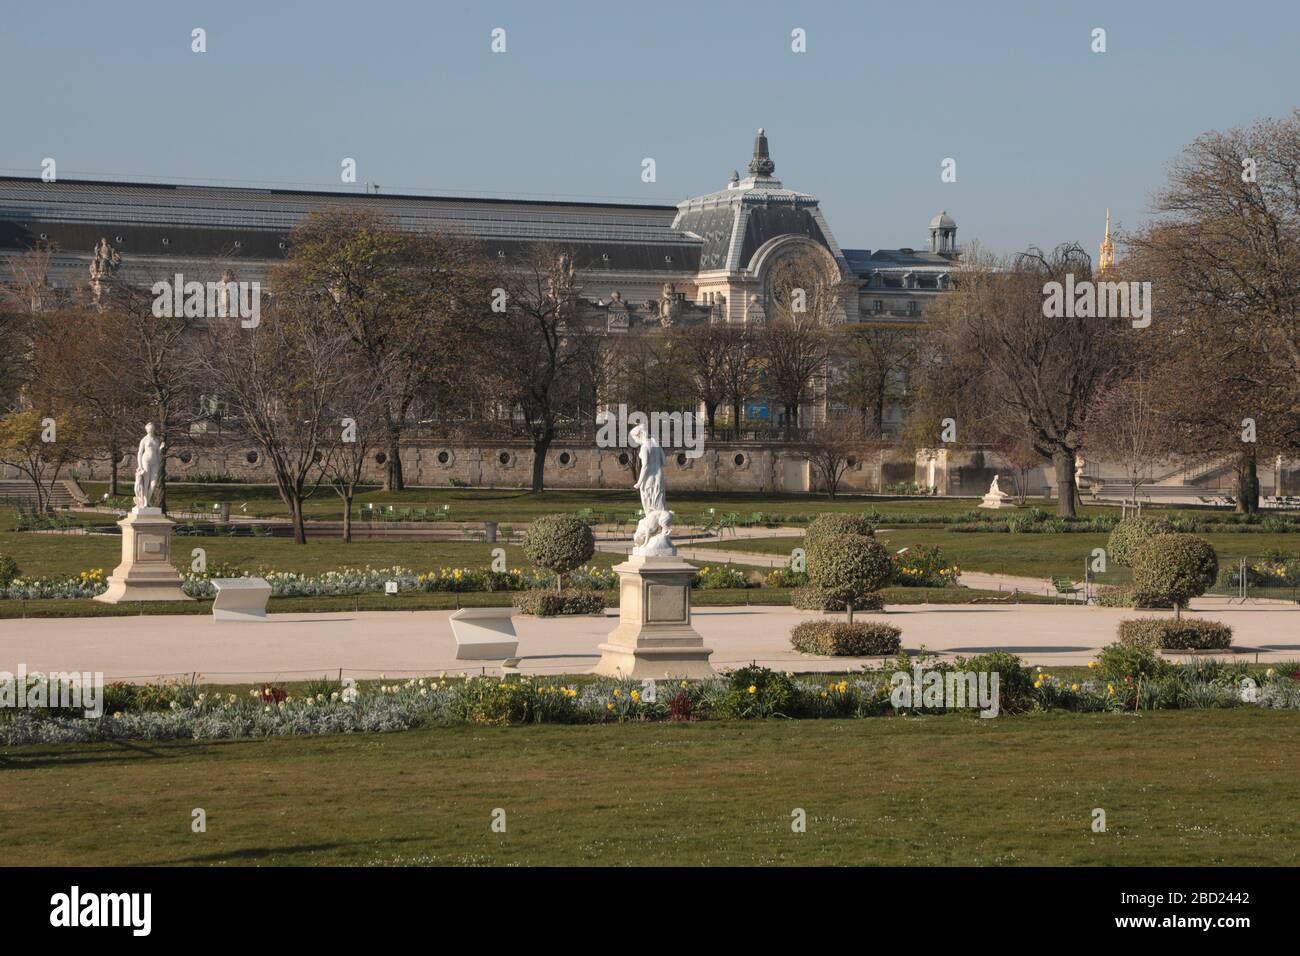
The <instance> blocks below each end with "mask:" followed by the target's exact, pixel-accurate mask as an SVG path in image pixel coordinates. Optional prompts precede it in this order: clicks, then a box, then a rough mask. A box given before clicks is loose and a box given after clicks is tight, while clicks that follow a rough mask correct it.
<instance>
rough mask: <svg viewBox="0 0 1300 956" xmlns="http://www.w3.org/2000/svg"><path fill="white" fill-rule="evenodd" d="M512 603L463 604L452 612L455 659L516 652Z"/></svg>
mask: <svg viewBox="0 0 1300 956" xmlns="http://www.w3.org/2000/svg"><path fill="white" fill-rule="evenodd" d="M514 613H515V609H514V608H512V607H463V608H461V609H460V610H459V611H457V612H456V613H455V614H453V615H452V616H451V633H452V635H453V636H454V637H455V638H456V660H458V661H500V660H506V659H508V658H513V657H516V656H517V653H518V650H519V638H518V637H516V636H515V625H514V622H513V621H512V620H511V618H512V617H513V616H514Z"/></svg>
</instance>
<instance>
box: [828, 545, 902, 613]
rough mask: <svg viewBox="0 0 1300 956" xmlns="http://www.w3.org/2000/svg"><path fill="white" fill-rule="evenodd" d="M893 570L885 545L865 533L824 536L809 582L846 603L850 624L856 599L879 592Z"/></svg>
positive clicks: (834, 598) (830, 596) (835, 599)
mask: <svg viewBox="0 0 1300 956" xmlns="http://www.w3.org/2000/svg"><path fill="white" fill-rule="evenodd" d="M893 573H894V564H893V562H892V561H891V560H890V559H889V552H888V551H887V550H885V546H884V545H882V544H881V543H880V542H879V541H877V540H875V539H874V538H868V537H865V536H863V535H852V534H842V535H835V536H834V537H829V538H823V539H821V540H820V541H819V543H818V546H817V551H816V554H815V555H813V556H812V557H810V559H809V561H808V581H809V583H810V584H812V586H813V587H815V588H820V589H821V591H822V593H823V594H825V595H826V597H827V599H828V600H831V601H842V602H844V604H845V605H846V606H847V607H848V615H849V623H850V624H852V623H853V604H854V602H855V601H857V600H858V599H859V598H861V597H862V596H863V595H864V594H870V593H871V592H872V591H879V590H880V589H881V587H883V586H884V585H885V583H886V582H887V581H888V580H889V579H890V578H891V577H892V576H893Z"/></svg>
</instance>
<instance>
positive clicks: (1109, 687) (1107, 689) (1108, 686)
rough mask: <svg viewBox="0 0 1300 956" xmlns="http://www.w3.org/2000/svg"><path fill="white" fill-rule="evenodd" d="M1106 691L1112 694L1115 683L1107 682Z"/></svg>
mask: <svg viewBox="0 0 1300 956" xmlns="http://www.w3.org/2000/svg"><path fill="white" fill-rule="evenodd" d="M1106 692H1107V693H1108V694H1113V693H1115V685H1114V684H1107V685H1106Z"/></svg>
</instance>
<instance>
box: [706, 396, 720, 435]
mask: <svg viewBox="0 0 1300 956" xmlns="http://www.w3.org/2000/svg"><path fill="white" fill-rule="evenodd" d="M704 414H705V417H706V418H707V419H708V423H709V440H710V441H712V440H713V434H714V429H715V428H716V427H717V418H718V403H717V402H714V403H713V404H712V405H705V406H704Z"/></svg>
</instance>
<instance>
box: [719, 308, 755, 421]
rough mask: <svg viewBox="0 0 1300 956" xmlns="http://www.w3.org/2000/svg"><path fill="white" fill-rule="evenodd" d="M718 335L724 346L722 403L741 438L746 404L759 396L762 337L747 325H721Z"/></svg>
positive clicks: (721, 377)
mask: <svg viewBox="0 0 1300 956" xmlns="http://www.w3.org/2000/svg"><path fill="white" fill-rule="evenodd" d="M717 335H718V337H719V338H720V339H722V340H723V342H724V343H725V348H723V350H722V355H721V358H720V361H719V362H718V381H719V385H720V386H721V389H722V396H723V400H724V401H726V403H727V404H728V406H729V407H730V409H731V427H732V428H733V429H734V431H735V435H734V436H733V437H734V438H735V439H737V440H739V438H740V428H741V426H742V425H743V424H744V414H745V403H746V402H748V401H749V400H750V399H751V398H753V397H754V396H755V395H756V394H757V393H758V386H759V383H760V382H761V381H762V376H763V361H762V358H761V356H760V346H761V336H760V334H759V333H758V332H757V331H756V330H755V329H754V328H752V327H750V326H747V325H724V326H719V327H718V331H717Z"/></svg>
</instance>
